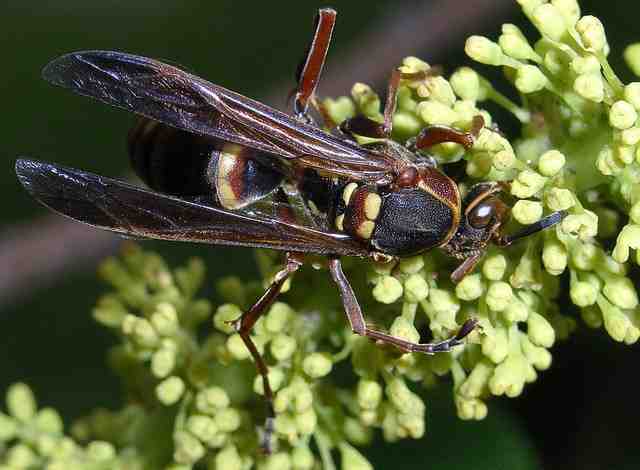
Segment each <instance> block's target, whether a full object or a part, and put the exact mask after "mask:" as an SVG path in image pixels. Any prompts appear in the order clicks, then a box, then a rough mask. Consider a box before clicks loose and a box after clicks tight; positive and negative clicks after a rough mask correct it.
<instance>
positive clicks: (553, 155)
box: [538, 150, 567, 176]
mask: <svg viewBox="0 0 640 470" xmlns="http://www.w3.org/2000/svg"><path fill="white" fill-rule="evenodd" d="M566 161H567V159H566V157H565V156H564V154H563V153H562V152H559V151H557V150H549V151H547V152H545V153H543V154H542V155H541V156H540V159H539V160H538V171H540V173H541V174H542V175H544V176H555V175H557V174H558V173H559V172H560V170H562V168H563V167H564V165H565V162H566Z"/></svg>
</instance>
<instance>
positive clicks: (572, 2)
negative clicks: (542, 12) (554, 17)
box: [551, 0, 580, 26]
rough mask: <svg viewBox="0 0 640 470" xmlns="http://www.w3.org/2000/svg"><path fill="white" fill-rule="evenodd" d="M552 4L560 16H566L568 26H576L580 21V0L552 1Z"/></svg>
mask: <svg viewBox="0 0 640 470" xmlns="http://www.w3.org/2000/svg"><path fill="white" fill-rule="evenodd" d="M551 3H553V5H554V6H555V7H556V8H557V9H558V11H559V12H560V14H561V15H562V16H564V19H565V22H566V23H567V25H568V26H573V25H575V24H576V22H577V21H578V19H580V5H578V0H552V2H551Z"/></svg>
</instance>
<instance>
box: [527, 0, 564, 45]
mask: <svg viewBox="0 0 640 470" xmlns="http://www.w3.org/2000/svg"><path fill="white" fill-rule="evenodd" d="M531 21H532V22H533V24H534V26H535V27H536V28H538V31H540V34H542V35H543V36H546V37H548V38H550V39H552V40H554V41H561V40H562V39H563V36H564V35H565V33H566V32H567V25H566V22H565V19H564V17H563V15H562V14H561V13H560V11H559V10H558V8H556V6H555V5H554V4H552V3H544V4H542V5H540V6H538V7H537V8H536V9H535V10H533V15H532V16H531Z"/></svg>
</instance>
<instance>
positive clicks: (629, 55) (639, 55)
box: [624, 42, 640, 77]
mask: <svg viewBox="0 0 640 470" xmlns="http://www.w3.org/2000/svg"><path fill="white" fill-rule="evenodd" d="M624 60H625V62H626V63H627V65H628V66H629V68H630V69H631V71H632V72H633V73H634V74H636V75H637V76H638V77H640V42H637V43H635V44H631V45H629V46H627V48H626V49H625V50H624Z"/></svg>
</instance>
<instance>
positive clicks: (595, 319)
mask: <svg viewBox="0 0 640 470" xmlns="http://www.w3.org/2000/svg"><path fill="white" fill-rule="evenodd" d="M580 316H581V317H582V321H584V323H585V324H586V325H587V326H588V327H589V328H600V327H601V326H602V315H601V314H600V310H599V309H598V308H597V307H595V306H589V307H586V308H583V309H581V310H580Z"/></svg>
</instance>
